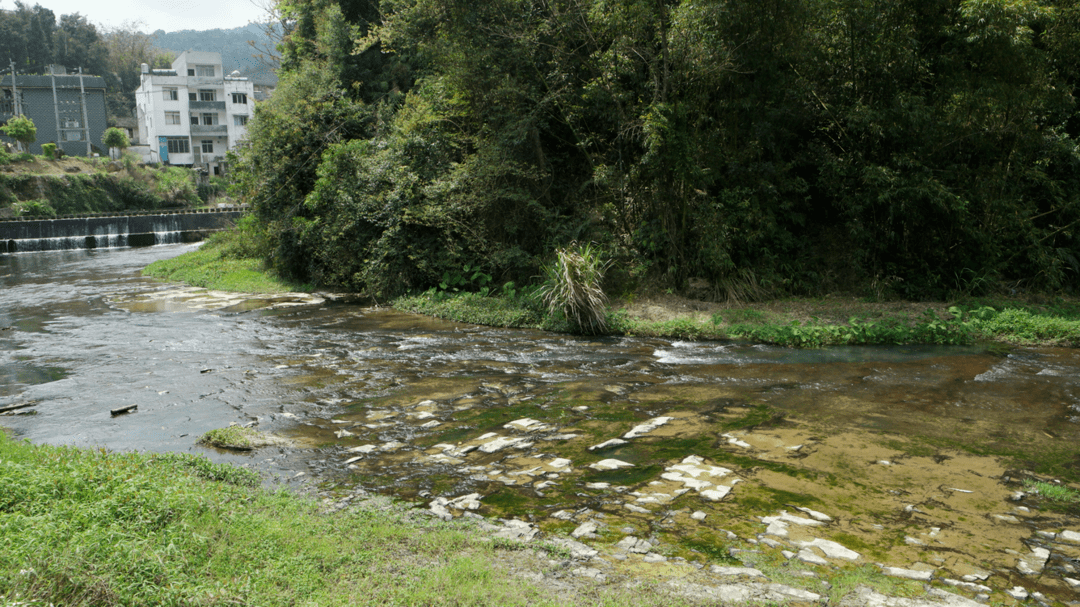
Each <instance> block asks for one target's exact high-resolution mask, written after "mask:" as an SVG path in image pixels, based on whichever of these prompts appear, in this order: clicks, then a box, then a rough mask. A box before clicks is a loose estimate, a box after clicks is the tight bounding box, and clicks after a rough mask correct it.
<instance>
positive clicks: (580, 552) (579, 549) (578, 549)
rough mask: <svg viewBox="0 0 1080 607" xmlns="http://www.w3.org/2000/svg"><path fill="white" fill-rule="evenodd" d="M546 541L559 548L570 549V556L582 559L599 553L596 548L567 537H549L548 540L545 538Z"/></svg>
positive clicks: (585, 559)
mask: <svg viewBox="0 0 1080 607" xmlns="http://www.w3.org/2000/svg"><path fill="white" fill-rule="evenodd" d="M547 541H548V542H549V543H551V544H554V545H556V546H559V547H560V548H565V549H567V550H569V551H570V556H571V557H572V558H575V559H578V560H582V561H587V560H589V559H591V558H592V557H594V556H596V555H597V554H600V551H599V550H596V549H594V548H590V547H588V546H587V545H585V544H582V543H581V542H576V541H574V540H571V539H567V538H564V537H553V538H551V539H550V540H547Z"/></svg>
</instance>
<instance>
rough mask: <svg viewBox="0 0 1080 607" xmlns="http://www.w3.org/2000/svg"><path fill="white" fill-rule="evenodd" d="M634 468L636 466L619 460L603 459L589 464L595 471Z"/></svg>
mask: <svg viewBox="0 0 1080 607" xmlns="http://www.w3.org/2000/svg"><path fill="white" fill-rule="evenodd" d="M633 466H634V464H631V463H630V462H624V461H622V460H619V459H602V460H600V461H598V462H595V463H592V464H589V467H590V468H592V469H593V470H618V469H619V468H632V467H633Z"/></svg>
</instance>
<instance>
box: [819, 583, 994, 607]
mask: <svg viewBox="0 0 1080 607" xmlns="http://www.w3.org/2000/svg"><path fill="white" fill-rule="evenodd" d="M837 607H985V606H984V605H983V604H982V603H979V602H976V601H973V600H971V599H968V598H965V597H962V596H960V595H958V594H952V593H951V592H946V591H944V590H941V589H938V588H931V589H930V590H928V591H927V593H926V597H925V598H916V599H908V598H901V597H894V596H885V595H884V594H880V593H878V592H875V591H874V590H872V589H870V588H867V587H866V586H859V588H858V589H856V590H855V592H852V593H851V594H849V595H847V596H845V597H844V598H843V599H841V601H840V603H839V604H838V605H837Z"/></svg>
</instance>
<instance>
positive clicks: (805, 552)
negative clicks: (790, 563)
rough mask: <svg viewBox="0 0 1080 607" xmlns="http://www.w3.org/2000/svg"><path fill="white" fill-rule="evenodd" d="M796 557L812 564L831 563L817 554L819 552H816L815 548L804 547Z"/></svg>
mask: <svg viewBox="0 0 1080 607" xmlns="http://www.w3.org/2000/svg"><path fill="white" fill-rule="evenodd" d="M795 558H796V559H798V560H800V561H802V562H804V563H810V564H811V565H828V564H829V561H826V560H825V559H823V558H821V557H820V556H818V555H817V553H815V552H814V551H813V550H810V549H809V548H803V549H802V550H800V551H799V552H798V554H796V555H795Z"/></svg>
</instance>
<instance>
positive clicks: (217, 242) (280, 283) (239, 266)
mask: <svg viewBox="0 0 1080 607" xmlns="http://www.w3.org/2000/svg"><path fill="white" fill-rule="evenodd" d="M251 225H252V224H251V221H250V219H248V218H244V219H241V220H240V222H239V224H238V226H237V227H238V229H236V230H231V231H227V232H218V233H217V234H214V235H212V236H211V237H210V238H209V239H207V241H206V242H205V243H203V245H202V246H201V247H199V248H198V250H195V251H192V252H190V253H185V254H183V255H180V256H178V257H174V258H172V259H162V260H159V261H155V262H154V263H152V264H150V265H149V266H147V267H146V268H144V269H143V275H144V276H152V277H154V278H161V279H163V280H171V281H176V282H185V283H188V284H190V285H192V286H196V287H203V288H206V289H213V290H216V291H230V292H238V293H297V292H301V293H310V292H311V290H312V287H311V285H304V284H298V283H295V282H291V281H288V280H283V279H281V278H280V277H278V276H277V275H275V274H274V273H273V272H270V271H268V270H267V269H266V265H265V263H263V261H262V258H261V257H260V256H258V255H257V254H255V253H253V251H252V247H254V246H257V237H256V236H253V235H252V234H250V233H249V232H250V230H251Z"/></svg>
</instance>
